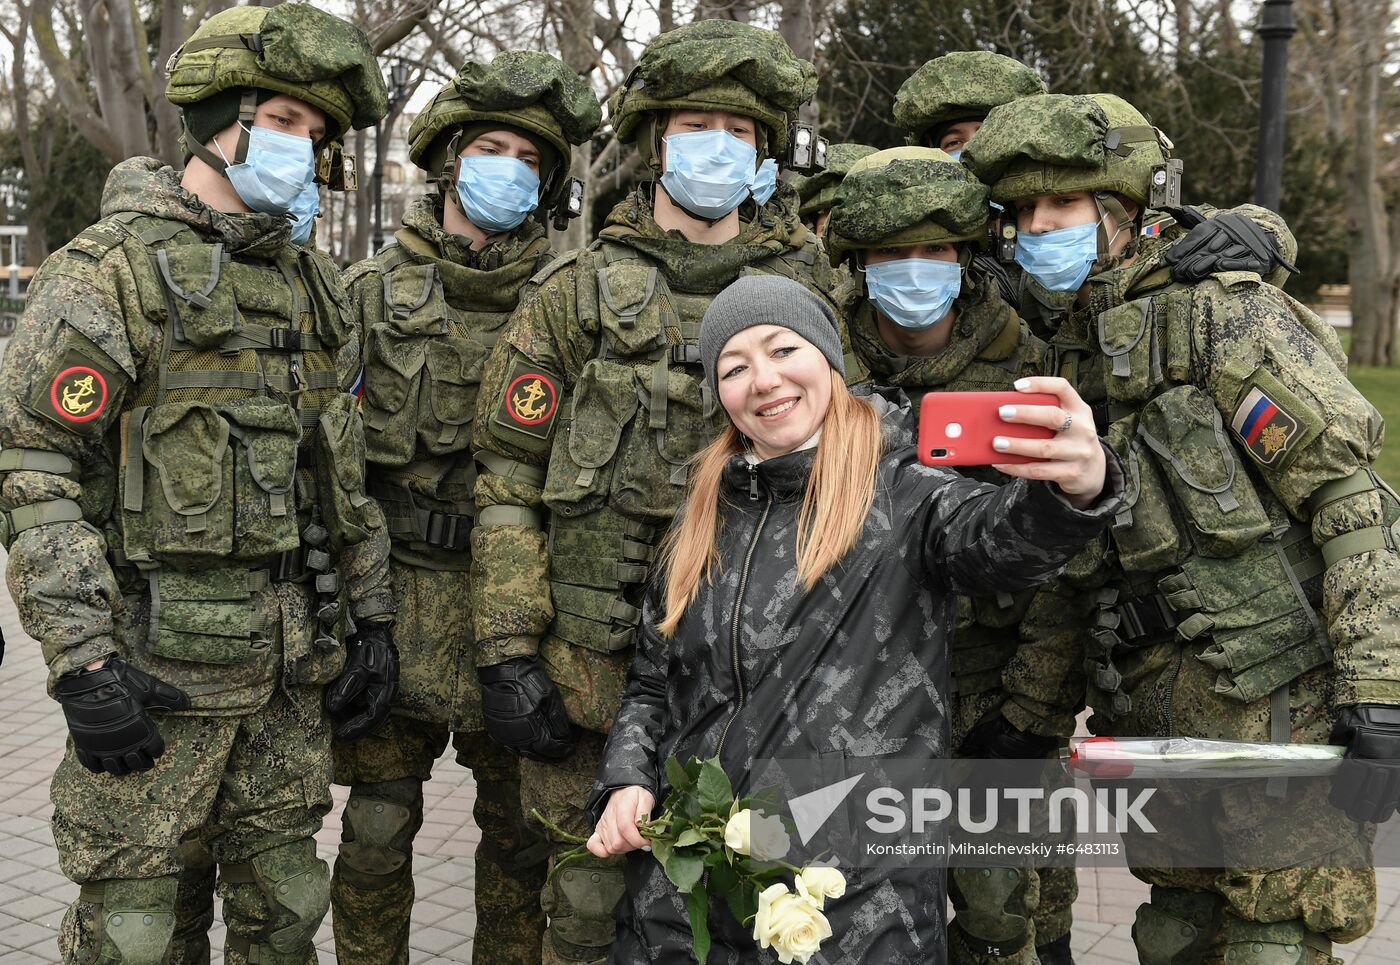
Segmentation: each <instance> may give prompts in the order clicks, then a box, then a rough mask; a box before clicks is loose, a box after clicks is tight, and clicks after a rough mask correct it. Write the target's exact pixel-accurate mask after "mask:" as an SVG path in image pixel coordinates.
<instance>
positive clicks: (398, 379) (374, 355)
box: [360, 322, 427, 466]
mask: <svg viewBox="0 0 1400 965" xmlns="http://www.w3.org/2000/svg"><path fill="white" fill-rule="evenodd" d="M426 357H427V342H426V341H425V340H424V339H422V338H419V337H417V336H411V335H404V334H402V333H401V332H399V331H398V330H397V329H395V328H394V327H393V326H392V325H389V324H386V323H383V322H376V323H375V324H373V325H371V326H370V327H369V331H368V332H367V333H366V334H365V360H364V365H365V391H364V397H363V398H362V399H361V400H360V404H361V407H362V408H363V410H364V427H365V443H366V448H367V450H368V452H369V455H370V458H371V459H373V460H374V462H376V463H379V464H381V465H387V466H401V465H403V464H404V463H406V462H408V461H409V460H411V459H412V458H413V454H414V449H415V445H416V443H417V440H418V394H419V391H420V390H419V385H418V375H419V373H420V372H421V371H422V368H423V365H424V363H425V361H426Z"/></svg>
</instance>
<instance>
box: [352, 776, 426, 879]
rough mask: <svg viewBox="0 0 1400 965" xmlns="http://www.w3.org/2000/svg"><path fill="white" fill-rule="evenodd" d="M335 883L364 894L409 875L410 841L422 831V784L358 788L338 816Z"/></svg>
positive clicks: (391, 783) (402, 782)
mask: <svg viewBox="0 0 1400 965" xmlns="http://www.w3.org/2000/svg"><path fill="white" fill-rule="evenodd" d="M341 823H342V828H341V841H340V858H339V860H337V861H336V866H335V868H336V875H337V877H339V878H341V879H343V880H344V881H346V883H348V884H350V885H353V886H354V887H357V888H360V889H363V890H371V891H372V890H376V889H379V888H387V887H389V886H390V885H392V884H393V883H394V882H396V881H399V880H400V879H402V878H404V877H407V876H410V875H412V873H413V838H414V837H415V836H416V835H417V834H418V829H419V828H421V827H422V826H423V784H422V782H421V781H418V780H415V779H413V778H407V779H404V780H400V781H385V782H383V783H382V784H356V785H355V786H354V787H352V788H351V790H350V799H349V800H348V801H347V802H346V803H345V812H344V813H343V814H342V815H341Z"/></svg>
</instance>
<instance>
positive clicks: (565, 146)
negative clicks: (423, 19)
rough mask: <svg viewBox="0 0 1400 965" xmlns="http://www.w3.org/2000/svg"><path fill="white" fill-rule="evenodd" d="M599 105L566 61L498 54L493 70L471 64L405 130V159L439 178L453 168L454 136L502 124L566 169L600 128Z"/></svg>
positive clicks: (546, 56) (515, 52)
mask: <svg viewBox="0 0 1400 965" xmlns="http://www.w3.org/2000/svg"><path fill="white" fill-rule="evenodd" d="M602 120H603V112H602V109H601V108H600V107H599V106H598V98H597V97H595V96H594V94H593V91H591V90H590V89H589V88H588V85H587V84H585V83H584V82H583V81H582V80H581V79H580V78H579V76H578V75H577V74H575V73H574V72H573V71H572V70H570V69H569V68H568V67H567V66H565V64H564V63H563V61H561V60H559V58H557V57H554V56H551V55H550V54H546V53H541V52H539V51H534V50H512V51H506V52H505V53H502V54H499V55H498V56H497V57H496V58H495V59H494V60H493V61H491V63H490V64H479V63H472V62H468V63H466V64H463V65H462V69H461V70H460V71H458V73H457V76H456V77H454V78H453V79H452V80H451V81H449V82H448V83H446V84H444V85H443V86H442V89H441V90H439V91H438V92H437V93H436V94H435V95H433V99H432V100H431V101H429V102H428V106H427V107H425V108H423V111H422V112H421V113H420V114H419V115H418V116H417V117H416V118H414V121H413V124H412V126H411V127H410V128H409V130H408V157H409V160H411V161H412V162H413V163H414V164H416V165H417V166H418V167H420V168H422V169H423V170H425V171H427V172H428V173H429V174H433V175H436V174H438V173H439V172H441V171H442V170H443V169H444V167H445V166H446V165H448V164H450V163H451V162H452V156H451V155H452V152H451V150H450V147H451V142H452V138H453V135H455V134H456V133H457V132H459V131H461V130H462V128H463V127H464V126H466V125H477V124H481V123H486V124H500V125H502V126H505V127H511V128H517V129H519V130H520V131H522V132H523V133H525V134H527V135H532V136H533V137H535V138H539V139H541V140H543V141H544V142H545V143H546V144H548V145H549V146H550V147H552V148H553V149H554V150H555V151H556V152H557V153H558V157H557V163H556V164H554V165H552V167H556V168H567V167H568V161H569V152H570V147H571V146H572V145H575V144H583V143H585V142H586V141H588V139H589V138H591V137H592V136H593V132H594V131H595V130H597V128H598V125H599V124H600V123H602Z"/></svg>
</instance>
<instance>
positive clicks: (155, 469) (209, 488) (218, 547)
mask: <svg viewBox="0 0 1400 965" xmlns="http://www.w3.org/2000/svg"><path fill="white" fill-rule="evenodd" d="M128 419H129V421H128V423H127V435H128V437H129V438H130V439H131V441H130V442H128V443H127V444H126V446H125V448H127V457H126V466H125V471H124V472H123V486H122V509H123V517H122V519H123V530H124V533H125V541H126V554H127V557H128V558H130V559H133V560H153V559H165V560H178V559H189V558H196V557H202V558H206V559H207V558H209V557H218V558H221V559H226V558H228V557H230V556H231V555H232V554H233V529H234V527H233V512H234V493H233V491H234V480H233V463H234V457H233V453H232V451H231V450H230V448H229V431H228V423H227V422H226V421H224V418H223V416H221V415H220V414H219V412H218V410H217V409H215V408H214V407H213V406H211V405H208V404H206V403H203V402H167V403H163V404H161V405H158V406H155V407H153V408H151V409H144V408H141V409H135V410H133V411H132V412H131V413H129V414H128ZM138 454H139V455H138Z"/></svg>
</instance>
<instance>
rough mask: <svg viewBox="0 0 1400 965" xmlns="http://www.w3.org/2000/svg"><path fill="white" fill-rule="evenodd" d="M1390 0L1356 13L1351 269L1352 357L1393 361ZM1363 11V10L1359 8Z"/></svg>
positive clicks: (1373, 361) (1375, 362)
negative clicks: (1388, 195)
mask: <svg viewBox="0 0 1400 965" xmlns="http://www.w3.org/2000/svg"><path fill="white" fill-rule="evenodd" d="M1390 7H1391V3H1390V0H1384V2H1381V3H1378V4H1376V5H1375V7H1373V8H1371V9H1369V10H1367V12H1366V14H1365V15H1364V16H1360V17H1358V20H1357V26H1358V27H1359V28H1360V30H1359V37H1358V40H1359V51H1358V53H1359V63H1358V74H1359V77H1358V79H1359V84H1358V85H1357V90H1356V104H1355V106H1354V108H1353V110H1354V115H1353V119H1352V128H1351V139H1350V140H1351V156H1352V178H1351V183H1352V185H1353V188H1352V190H1351V191H1350V192H1349V193H1348V202H1349V205H1350V207H1351V220H1352V227H1353V231H1352V243H1351V258H1350V264H1349V268H1348V274H1349V276H1350V280H1351V324H1352V329H1351V353H1350V357H1351V361H1352V363H1353V364H1356V365H1387V364H1389V362H1390V358H1389V356H1390V353H1391V347H1392V344H1393V330H1394V327H1395V317H1394V316H1395V312H1394V306H1393V304H1392V300H1391V298H1390V291H1391V288H1392V287H1393V281H1392V279H1391V277H1390V275H1391V244H1390V242H1391V238H1390V234H1391V231H1390V218H1389V214H1388V212H1387V210H1386V206H1385V200H1386V199H1385V194H1384V192H1383V191H1382V190H1381V185H1380V182H1379V180H1378V175H1379V173H1380V172H1379V164H1378V158H1377V154H1378V137H1379V132H1378V130H1377V127H1378V120H1379V109H1380V96H1381V86H1382V84H1381V76H1382V73H1383V71H1384V69H1385V55H1386V40H1387V34H1388V32H1389V31H1388V28H1389V24H1390ZM1358 13H1359V11H1358Z"/></svg>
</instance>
